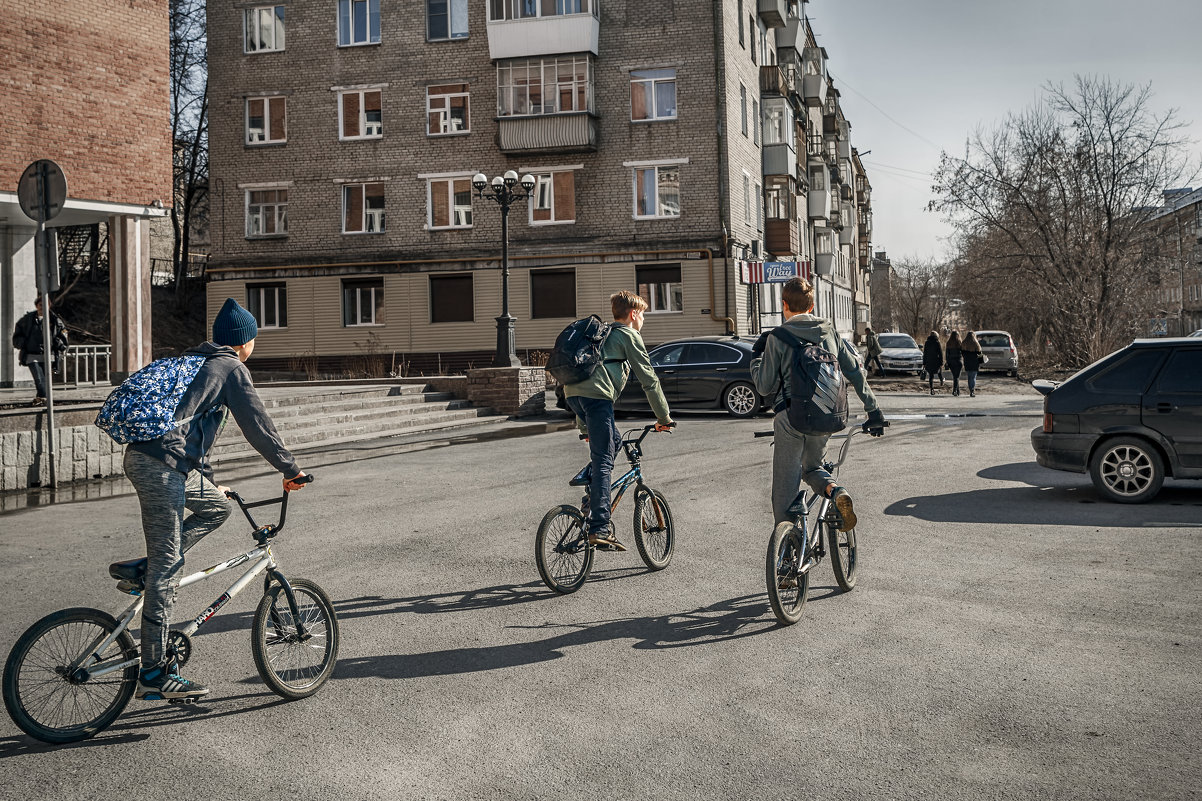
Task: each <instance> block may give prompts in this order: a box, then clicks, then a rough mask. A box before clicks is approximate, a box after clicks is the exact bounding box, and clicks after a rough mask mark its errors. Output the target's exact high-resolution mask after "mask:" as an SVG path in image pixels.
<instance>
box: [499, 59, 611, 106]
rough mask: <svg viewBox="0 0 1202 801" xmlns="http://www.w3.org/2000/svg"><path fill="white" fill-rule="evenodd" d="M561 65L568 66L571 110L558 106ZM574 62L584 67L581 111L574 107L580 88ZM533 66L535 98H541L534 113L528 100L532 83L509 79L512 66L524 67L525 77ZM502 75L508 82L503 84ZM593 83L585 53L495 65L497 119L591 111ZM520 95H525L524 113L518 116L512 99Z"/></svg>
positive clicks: (515, 104)
mask: <svg viewBox="0 0 1202 801" xmlns="http://www.w3.org/2000/svg"><path fill="white" fill-rule="evenodd" d="M561 63H570V64H571V67H572V80H571V86H572V108H568V109H565V108H563V107H561V106H560V104H559V87H560V86H561V85H562V84H561V83H560V81H559V66H560V64H561ZM578 63H583V64H584V81H583V82H584V89H585V91H584V108H576V100H577V98H578V96H579V91H578V87H579V85H580V81H578V80H577V79H576V68H577V66H578ZM535 64H537V65H538V78H539V82H538V87H539V96H540V98H541V99H540V101H539V105H538V107H537V109H538V110H537V111H536V110H534V109H535V106H534V104H533V103H532V102H531V101H530V87H531V86H532V85H533V83H532V82H530V81H526V82H525V83H520V82H517V81H514V80H513V71H514V68H515V67H517V66H519V65H522V66H524V68H525V69H526V70H527V76H529V70H531V69H533V68H534V65H535ZM503 76H507V78H508V80H509V83H508V84H506V83H504V82H503V81H504V80H506V77H503ZM548 76H553V77H554V80H553V81H550V82H548V80H547V78H548ZM594 82H595V75H594V68H593V59H592V57H591V55H590V54H588V53H585V54H581V55H570V56H543V57H532V58H514V59H507V60H505V61H499V62H497V116H498V117H504V118H507V119H508V118H511V117H541V116H546V115H549V114H579V113H584V112H586V111H587V112H592V110H593V108H594V103H595V100H594V97H593V94H594ZM521 92H525V97H526V104H525V105H526V108H527V109H528V110H527V111H525V112H522V113H520V114H519V113H517V111H516V109H517V108H518V103H517V102H516V99H515V98H517V97H519V94H520V93H521ZM548 96H549V97H550V100H548ZM506 98H508V100H509V110H508V111H505V108H504V101H505V100H506ZM548 108H550V111H548V110H547V109H548Z"/></svg>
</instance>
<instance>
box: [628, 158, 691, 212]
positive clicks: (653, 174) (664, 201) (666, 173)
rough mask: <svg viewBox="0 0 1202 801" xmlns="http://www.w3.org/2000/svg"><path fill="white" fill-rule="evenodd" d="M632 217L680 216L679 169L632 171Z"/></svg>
mask: <svg viewBox="0 0 1202 801" xmlns="http://www.w3.org/2000/svg"><path fill="white" fill-rule="evenodd" d="M634 216H635V217H679V216H680V168H679V167H676V166H672V167H641V168H638V169H636V170H635V171H634Z"/></svg>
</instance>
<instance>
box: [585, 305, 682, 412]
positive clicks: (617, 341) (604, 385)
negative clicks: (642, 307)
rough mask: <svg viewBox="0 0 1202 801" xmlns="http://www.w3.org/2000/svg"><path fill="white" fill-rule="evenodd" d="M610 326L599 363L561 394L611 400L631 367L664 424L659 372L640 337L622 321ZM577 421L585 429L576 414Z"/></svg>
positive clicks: (614, 399)
mask: <svg viewBox="0 0 1202 801" xmlns="http://www.w3.org/2000/svg"><path fill="white" fill-rule="evenodd" d="M611 326H612V327H611V328H610V329H609V337H608V338H606V340H605V346H604V347H603V348H602V349H601V359H602V362H601V364H599V365H597V369H596V370H594V371H593V374H592V375H591V376H589V377H588V378H587V379H586V380H584V381H581V382H580V383H578V384H567V385H566V386H564V388H563V394H564V395H565V396H566V397H569V398H573V397H580V398H597V399H600V400H607V401H610V402H611V403H612V402H614V401H616V400H617V399H618V396H619V395H621V394H622V390H623V388H625V386H626V379H627V378H628V377H629V376H630V373H631V371H634V375H635V377H636V378H638V380H639V384H641V385H642V387H643V392H645V393H646V395H647V401H648V403H650V404H651V411H652V412H654V413H655V419H656V420H657V421H658V422H659V423H660V424H662V425H667V424H668V423H670V422H672V417H671V415H670V413H669V412H668V400H667V398H665V397H664V391H663V389H661V388H660V385H659V376H657V375H656V374H655V368H654V367H652V366H651V357H650V356H648V355H647V346H646V345H644V344H643V338H642V337H641V336H640V335H639V332H638V331H635V330H634V329H633V328H631V327H630V326H628V325H626V324H625V323H611ZM576 423H577V425H578V426H579V427H580V430H581V431H584V421H582V420H580V418H576Z"/></svg>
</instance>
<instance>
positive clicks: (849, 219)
mask: <svg viewBox="0 0 1202 801" xmlns="http://www.w3.org/2000/svg"><path fill="white" fill-rule="evenodd" d="M840 209H841V211H840V212H839V219H840V220H842V221H843V230H842V231H840V232H839V244H840V245H850V244H853V243H854V242H855V241H856V212H855V209H854V207H853V206H852V205H851V204H850V203H843V204H840Z"/></svg>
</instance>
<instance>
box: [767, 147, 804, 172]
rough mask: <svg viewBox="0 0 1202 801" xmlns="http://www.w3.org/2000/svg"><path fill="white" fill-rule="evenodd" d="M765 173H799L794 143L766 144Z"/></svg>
mask: <svg viewBox="0 0 1202 801" xmlns="http://www.w3.org/2000/svg"><path fill="white" fill-rule="evenodd" d="M763 159H764V175H788V176H792V175H795V174H796V173H797V151H796V150H794V149H793V145H792V144H773V145H770V144H765V145H764V157H763Z"/></svg>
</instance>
